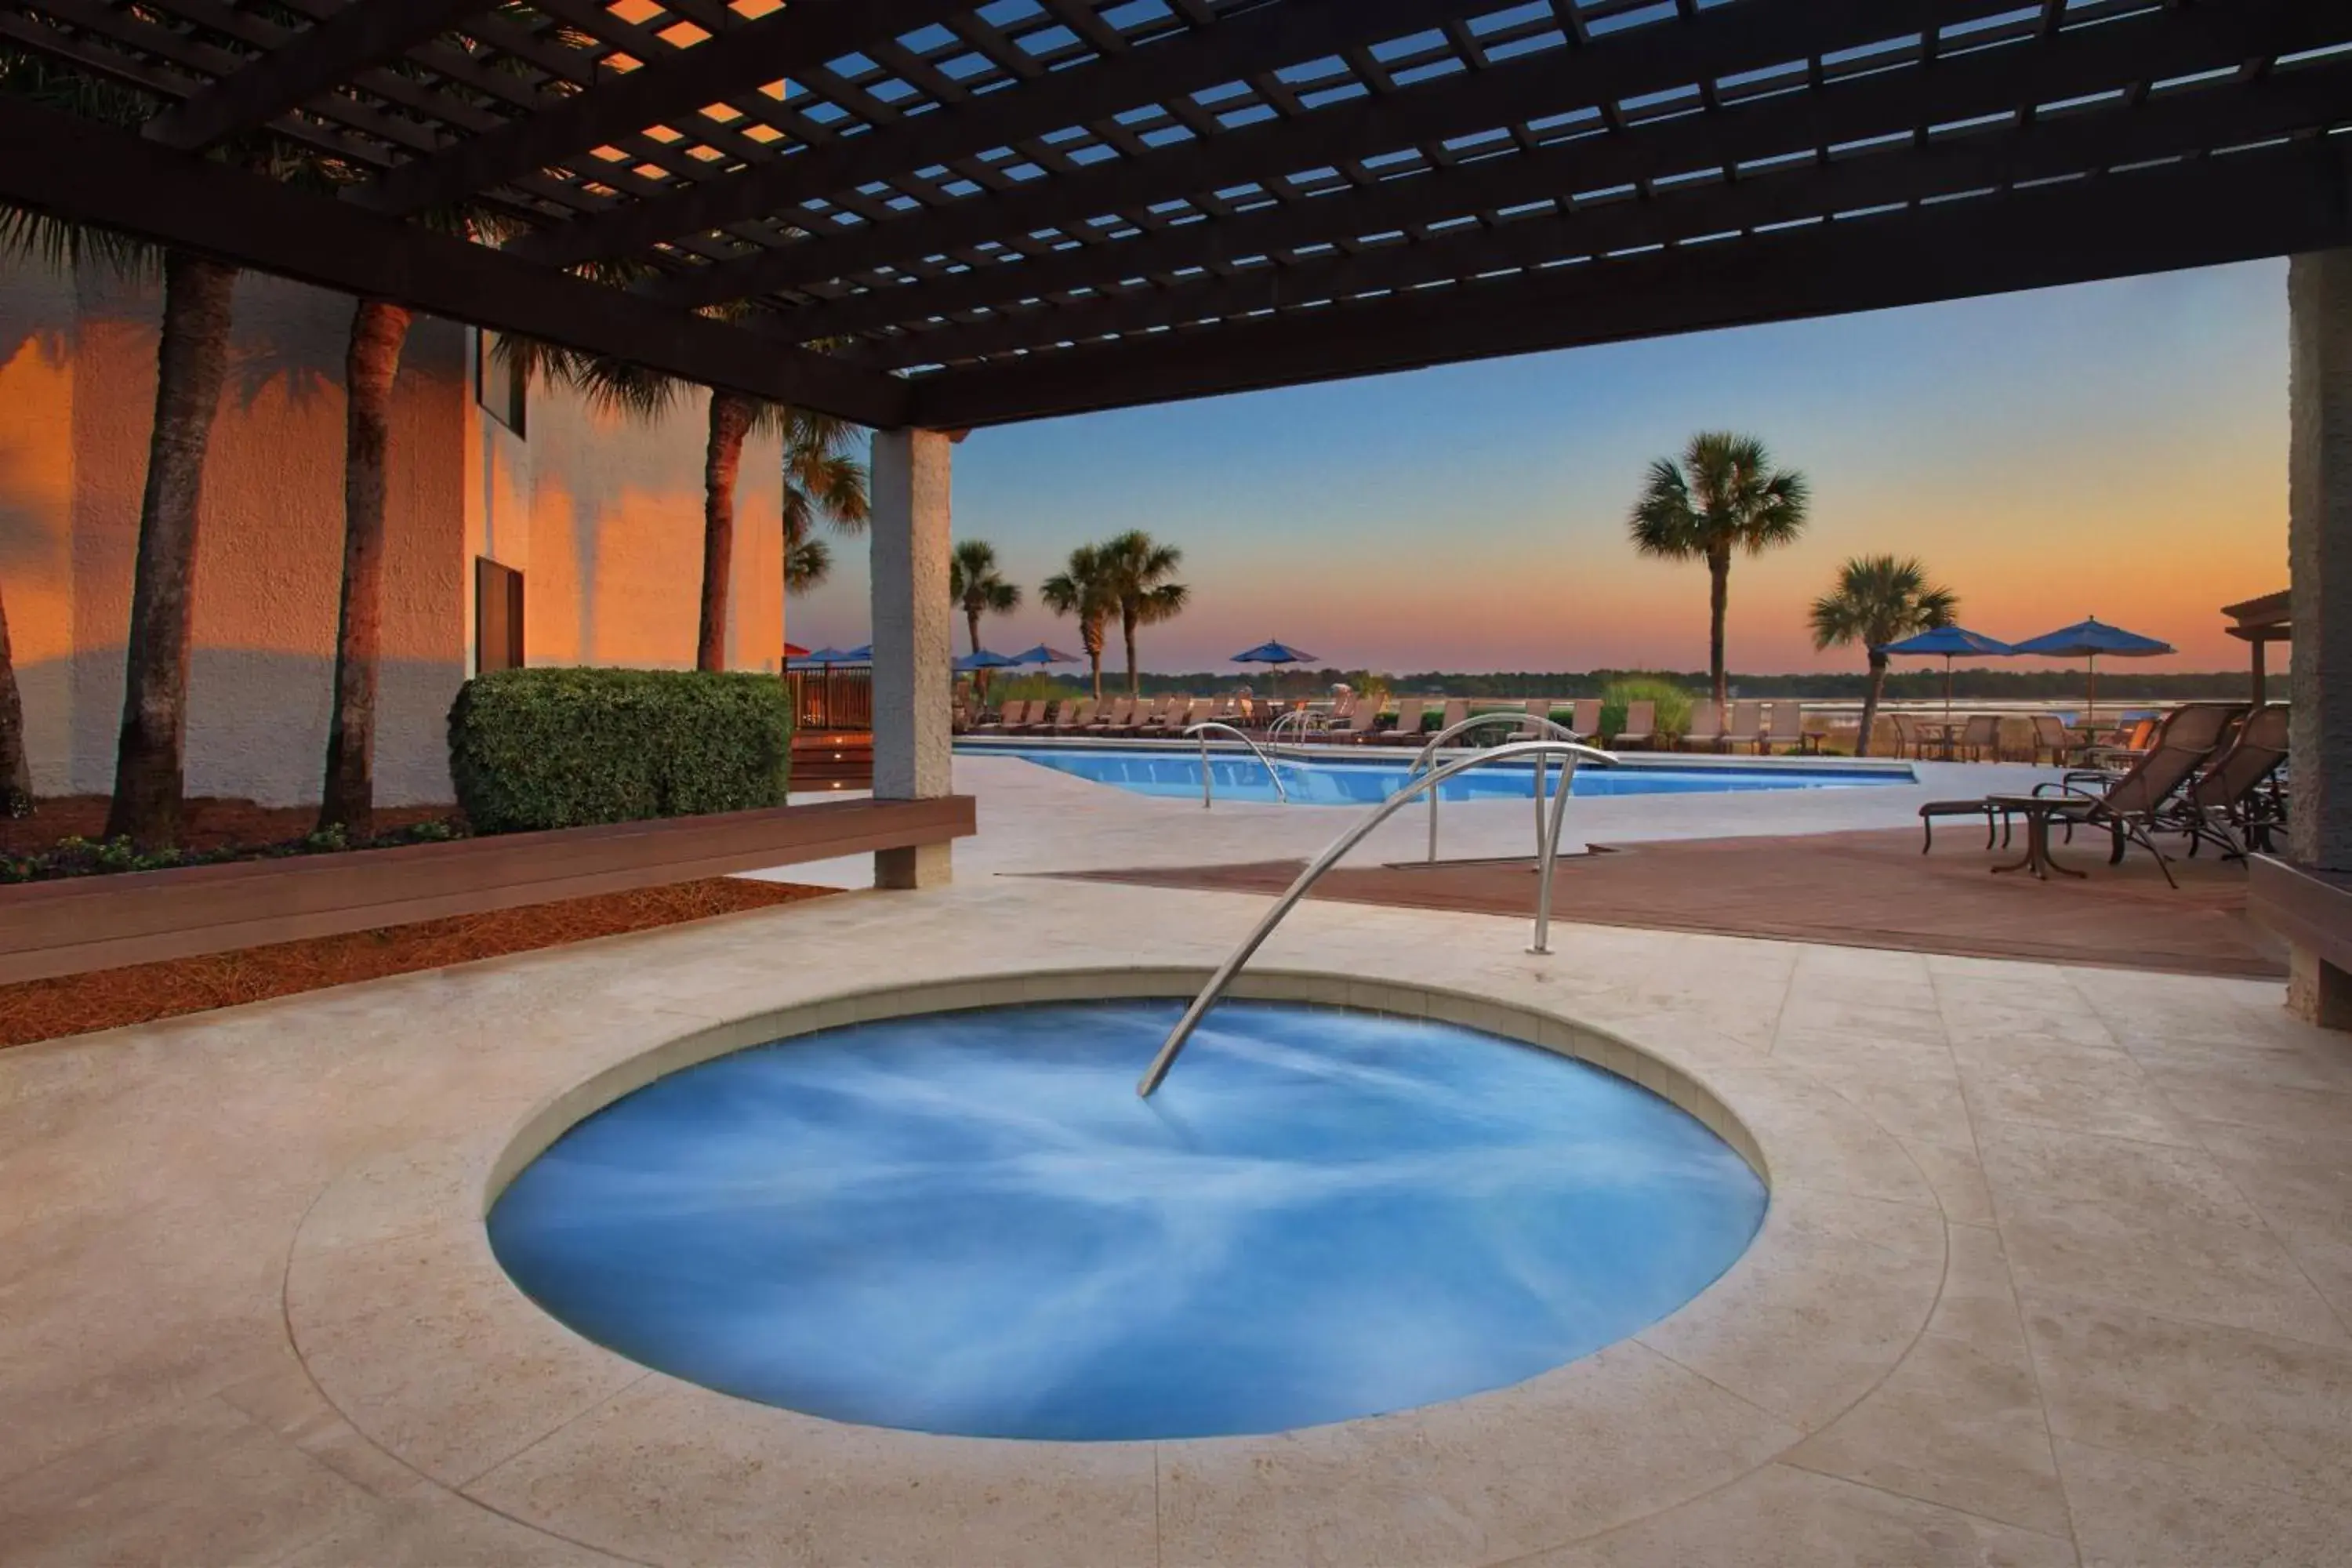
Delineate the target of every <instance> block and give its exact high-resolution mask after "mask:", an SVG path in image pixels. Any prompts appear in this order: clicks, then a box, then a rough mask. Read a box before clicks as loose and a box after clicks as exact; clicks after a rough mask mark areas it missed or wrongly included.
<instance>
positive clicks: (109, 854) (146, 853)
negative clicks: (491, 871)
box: [0, 821, 466, 882]
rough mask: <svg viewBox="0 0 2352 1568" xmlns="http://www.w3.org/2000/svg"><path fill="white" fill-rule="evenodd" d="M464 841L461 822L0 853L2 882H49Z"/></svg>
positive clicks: (80, 843) (73, 843) (63, 842)
mask: <svg viewBox="0 0 2352 1568" xmlns="http://www.w3.org/2000/svg"><path fill="white" fill-rule="evenodd" d="M463 837H466V826H465V824H463V823H460V822H447V821H433V822H415V823H411V824H409V825H408V826H406V827H395V828H394V829H393V830H392V831H391V832H389V833H379V834H377V835H376V836H375V837H373V838H352V837H350V836H349V835H348V834H346V833H345V832H344V831H343V828H342V826H341V824H340V823H338V824H337V825H336V826H332V827H328V828H323V829H321V830H320V831H319V832H316V833H313V834H310V835H309V836H307V837H302V838H296V839H290V840H289V841H287V842H285V843H282V844H223V845H219V846H216V847H214V848H210V849H175V848H168V847H167V848H162V849H142V848H140V847H139V846H138V845H136V844H134V843H132V842H131V840H130V839H129V838H127V837H116V838H106V839H91V838H82V837H75V836H71V835H68V837H64V838H60V839H58V841H57V843H56V845H55V846H54V847H50V848H47V849H36V850H34V851H33V852H32V853H31V854H29V855H6V854H0V882H51V881H56V880H58V879H61V878H66V877H105V876H110V875H112V874H113V873H115V872H118V871H169V870H173V869H174V868H179V867H183V866H219V865H224V864H226V863H227V862H229V861H232V860H282V859H285V858H289V857H291V856H295V855H335V854H341V852H343V851H344V850H347V849H391V848H395V847H399V846H400V845H404V844H446V843H447V842H448V841H449V840H451V839H453V838H463Z"/></svg>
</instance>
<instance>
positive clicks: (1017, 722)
mask: <svg viewBox="0 0 2352 1568" xmlns="http://www.w3.org/2000/svg"><path fill="white" fill-rule="evenodd" d="M1028 718H1029V704H1028V703H1026V702H1008V703H1006V704H1005V705H1004V707H1003V711H1001V712H999V713H998V714H997V715H996V718H995V720H994V721H993V722H991V723H986V724H982V725H981V726H979V731H980V732H981V733H982V734H1010V733H1012V732H1013V731H1015V730H1018V729H1019V728H1020V727H1021V726H1022V725H1023V724H1024V723H1025V722H1027V721H1028Z"/></svg>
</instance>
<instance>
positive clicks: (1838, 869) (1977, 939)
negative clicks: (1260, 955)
mask: <svg viewBox="0 0 2352 1568" xmlns="http://www.w3.org/2000/svg"><path fill="white" fill-rule="evenodd" d="M2106 843H2107V841H2106V839H2105V837H2104V836H2098V835H2093V836H2090V837H2086V838H2084V840H2083V841H2082V842H2081V843H2080V844H2077V845H2075V846H2074V847H2065V846H2060V847H2057V849H2056V854H2057V857H2058V858H2059V859H2061V860H2062V861H2063V862H2064V863H2066V864H2067V865H2070V866H2073V867H2075V868H2079V869H2082V870H2084V871H2087V872H2089V873H2090V877H2089V879H2088V880H2085V881H2075V880H2073V879H2053V880H2052V881H2048V882H2039V881H2035V880H2034V879H2032V878H2030V877H2027V876H2025V875H2023V874H2022V873H2020V874H2017V875H2013V876H2005V877H1995V876H1992V875H1990V874H1989V872H1990V867H1991V866H1993V865H1994V864H1995V863H1997V862H2001V861H2009V860H2014V859H2016V858H2018V857H2019V856H2020V855H2021V853H2022V852H2023V845H2024V837H2023V830H2022V828H2021V829H2020V830H2019V836H2018V842H2017V847H2015V848H2011V849H2008V850H1994V851H1990V852H1988V851H1987V850H1985V849H1984V848H1983V844H1984V838H1983V835H1982V831H1981V830H1980V829H1979V830H1977V831H1976V832H1975V833H1973V834H1972V833H1971V832H1970V830H1969V828H1968V827H1967V826H1960V827H1958V828H1947V829H1946V830H1945V831H1944V832H1943V833H1941V834H1938V835H1937V842H1936V851H1935V853H1934V854H1932V855H1922V854H1920V853H1919V835H1918V834H1917V833H1916V832H1915V831H1912V830H1911V829H1908V828H1902V829H1896V830H1895V831H1893V832H1876V831H1873V832H1858V833H1823V834H1813V835H1809V836H1806V837H1754V838H1707V839H1686V840H1682V841H1678V842H1677V841H1661V842H1656V843H1648V844H1634V845H1626V846H1623V847H1621V848H1620V849H1619V850H1617V852H1614V853H1609V854H1600V855H1591V856H1584V857H1577V858H1570V859H1564V860H1562V861H1561V862H1560V864H1559V882H1558V886H1557V890H1556V896H1555V901H1554V904H1553V913H1554V918H1556V919H1558V920H1560V921H1575V922H1580V923H1584V924H1591V925H1612V926H1636V927H1643V928H1646V929H1650V930H1657V931H1706V932H1711V933H1714V934H1717V935H1722V936H1748V937H1766V938H1773V939H1778V940H1780V941H1789V942H1826V943H1829V944H1832V945H1834V946H1843V947H1873V948H1895V949H1900V950H1905V951H1908V952H1936V953H1948V954H1954V955H1957V956H1961V957H1973V958H2012V959H2026V960H2032V961H2038V962H2042V963H2082V964H2096V965H2102V966H2114V967H2121V968H2130V969H2158V970H2169V971H2173V972H2176V973H2188V974H2216V975H2239V976H2247V977H2253V978H2262V979H2279V978H2283V977H2284V975H2285V973H2286V961H2285V953H2284V949H2283V948H2282V947H2281V945H2280V943H2279V942H2278V941H2277V940H2276V939H2275V938H2273V937H2272V936H2271V935H2270V934H2269V933H2268V932H2267V931H2263V930H2261V929H2259V928H2258V927H2256V926H2255V925H2253V924H2252V922H2251V921H2248V920H2247V919H2246V914H2245V908H2246V872H2245V868H2244V867H2243V866H2242V865H2230V864H2223V863H2221V862H2220V861H2219V860H2217V859H2216V858H2215V857H2214V856H2212V855H2211V854H2210V853H2209V854H2207V855H2204V856H2201V857H2200V858H2197V859H2195V860H2176V861H2174V862H2173V872H2174V874H2175V875H2176V876H2177V877H2179V879H2180V886H2179V888H2177V889H2176V888H2168V887H2167V886H2165V883H2164V879H2163V878H2162V876H2161V875H2159V874H2158V870H2157V868H2156V865H2155V863H2154V862H2153V861H2151V860H2150V859H2149V858H2147V855H2146V854H2145V853H2143V852H2141V851H2139V850H2137V849H2136V850H2134V851H2133V852H2132V853H2131V854H2130V856H2128V857H2127V858H2126V859H2125V861H2124V863H2123V864H2122V865H2121V866H2109V865H2108V864H2107V863H2106ZM1302 864H1303V863H1302V862H1300V861H1296V860H1285V861H1265V862H1258V863H1254V864H1248V865H1227V866H1194V867H1180V868H1138V869H1134V870H1122V871H1091V872H1076V873H1061V875H1064V876H1067V877H1070V878H1072V879H1076V880H1086V881H1102V882H1127V883H1133V884H1139V885H1143V886H1149V887H1163V888H1200V889H1217V890H1220V891H1228V892H1252V893H1265V894H1275V893H1279V892H1281V891H1282V890H1283V889H1286V888H1287V887H1288V886H1289V885H1290V883H1291V881H1292V879H1294V878H1296V877H1297V875H1298V871H1299V868H1300V866H1301V865H1302ZM1314 896H1315V897H1317V898H1318V899H1329V900H1337V901H1340V902H1349V903H1365V904H1387V905H1391V906H1395V907H1399V908H1405V909H1423V910H1461V911H1464V912H1474V913H1481V914H1507V915H1526V914H1529V913H1531V912H1532V910H1534V908H1535V877H1534V875H1533V874H1532V869H1531V867H1530V864H1529V862H1528V861H1527V860H1524V859H1521V860H1517V861H1496V860H1487V861H1465V862H1456V863H1454V864H1451V865H1448V864H1445V863H1443V862H1441V863H1440V864H1439V865H1438V866H1436V867H1433V868H1426V869H1424V868H1417V867H1411V866H1402V867H1388V866H1380V865H1349V866H1345V867H1341V868H1339V869H1337V870H1334V871H1332V872H1331V873H1330V874H1329V875H1328V876H1326V877H1325V878H1324V879H1323V880H1322V881H1320V882H1318V883H1317V884H1316V888H1315V893H1314Z"/></svg>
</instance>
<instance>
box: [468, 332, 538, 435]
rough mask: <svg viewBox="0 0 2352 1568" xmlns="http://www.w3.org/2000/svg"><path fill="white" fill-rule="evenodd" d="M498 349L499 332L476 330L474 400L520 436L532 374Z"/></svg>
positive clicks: (484, 410) (491, 415)
mask: <svg viewBox="0 0 2352 1568" xmlns="http://www.w3.org/2000/svg"><path fill="white" fill-rule="evenodd" d="M498 351H499V339H498V334H497V333H495V332H485V331H476V332H475V333H474V401H475V402H476V403H478V404H480V405H482V409H483V412H485V413H487V414H488V415H489V416H490V417H491V418H493V419H495V420H497V421H498V422H499V424H501V425H503V426H506V427H507V428H508V429H509V430H511V431H513V432H514V433H515V434H516V435H518V436H520V435H522V434H523V414H524V405H525V403H526V401H527V398H526V394H528V393H529V391H530V377H528V376H526V375H524V374H521V373H520V371H518V370H516V369H515V367H514V366H513V365H511V364H509V363H507V362H506V361H505V360H504V359H502V358H500V357H499V352H498Z"/></svg>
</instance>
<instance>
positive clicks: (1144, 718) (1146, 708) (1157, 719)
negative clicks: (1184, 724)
mask: <svg viewBox="0 0 2352 1568" xmlns="http://www.w3.org/2000/svg"><path fill="white" fill-rule="evenodd" d="M1174 700H1175V699H1174V698H1172V697H1157V698H1152V697H1139V698H1137V699H1136V700H1135V711H1134V712H1133V713H1131V714H1129V716H1128V721H1127V732H1128V733H1129V735H1148V734H1151V733H1153V732H1154V731H1155V730H1156V729H1157V727H1158V726H1160V725H1161V724H1164V723H1166V722H1167V721H1168V705H1169V704H1170V703H1171V702H1173V701H1174Z"/></svg>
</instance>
